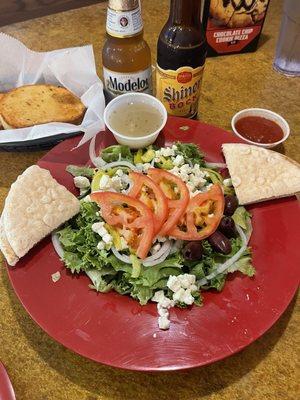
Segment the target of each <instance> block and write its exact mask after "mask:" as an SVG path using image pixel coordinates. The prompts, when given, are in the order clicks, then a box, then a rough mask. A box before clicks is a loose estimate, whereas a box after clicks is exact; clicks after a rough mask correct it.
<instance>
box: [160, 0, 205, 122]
mask: <svg viewBox="0 0 300 400" xmlns="http://www.w3.org/2000/svg"><path fill="white" fill-rule="evenodd" d="M200 14H201V0H171V8H170V15H169V19H168V21H167V22H166V24H165V26H164V27H163V29H162V31H161V33H160V36H159V39H158V44H157V72H156V95H157V97H158V98H159V99H160V100H161V101H162V102H163V103H164V105H165V107H166V109H167V111H168V114H170V115H177V116H180V117H187V118H195V117H196V116H197V113H198V102H199V96H200V89H201V81H202V76H203V69H204V63H205V58H206V51H207V47H206V40H205V36H204V33H203V30H202V25H201V17H200Z"/></svg>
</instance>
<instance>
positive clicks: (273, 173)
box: [222, 143, 300, 204]
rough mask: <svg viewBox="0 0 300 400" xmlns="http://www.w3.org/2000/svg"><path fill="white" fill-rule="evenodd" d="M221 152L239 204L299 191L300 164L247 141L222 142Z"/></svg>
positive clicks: (289, 194)
mask: <svg viewBox="0 0 300 400" xmlns="http://www.w3.org/2000/svg"><path fill="white" fill-rule="evenodd" d="M222 148H223V153H224V156H225V160H226V164H227V167H228V170H229V173H230V176H231V179H232V184H233V186H234V189H235V192H236V195H237V197H238V200H239V203H240V204H250V203H257V202H260V201H265V200H271V199H276V198H279V197H287V196H291V195H294V194H296V193H297V192H300V165H299V164H298V163H297V162H296V161H294V160H291V159H290V158H288V157H286V156H284V155H282V154H280V153H277V152H275V151H272V150H268V149H264V148H262V147H258V146H252V145H248V144H237V143H226V144H223V146H222Z"/></svg>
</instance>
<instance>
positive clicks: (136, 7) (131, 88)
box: [102, 0, 152, 100]
mask: <svg viewBox="0 0 300 400" xmlns="http://www.w3.org/2000/svg"><path fill="white" fill-rule="evenodd" d="M106 32H107V37H106V41H105V44H104V47H103V51H102V60H103V76H104V85H105V89H106V96H107V98H108V100H111V99H112V98H113V97H115V96H117V95H119V94H123V93H127V92H143V93H149V94H151V93H152V70H151V53H150V49H149V46H148V44H147V43H146V41H145V40H144V39H143V21H142V15H141V7H140V1H139V0H109V2H108V9H107V20H106Z"/></svg>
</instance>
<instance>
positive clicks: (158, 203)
mask: <svg viewBox="0 0 300 400" xmlns="http://www.w3.org/2000/svg"><path fill="white" fill-rule="evenodd" d="M129 177H130V179H131V180H132V181H133V186H132V189H131V190H130V192H129V193H128V195H129V196H131V197H134V198H135V199H138V200H140V201H141V202H142V203H144V204H146V206H147V207H149V208H150V209H151V211H152V212H153V214H154V215H153V218H154V231H155V233H158V232H159V231H160V229H161V227H162V226H163V224H164V222H165V221H166V219H167V217H168V202H167V198H166V196H165V195H164V193H163V191H162V190H161V188H160V187H159V186H158V185H157V184H156V183H155V182H154V181H153V180H152V179H150V178H149V177H148V176H146V175H144V174H139V173H137V172H131V173H130V174H129Z"/></svg>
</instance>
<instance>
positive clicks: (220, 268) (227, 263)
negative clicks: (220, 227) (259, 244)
mask: <svg viewBox="0 0 300 400" xmlns="http://www.w3.org/2000/svg"><path fill="white" fill-rule="evenodd" d="M235 227H236V230H237V231H238V233H239V235H240V237H241V239H242V242H243V245H242V247H241V248H240V250H239V251H238V252H237V253H235V254H234V255H233V256H232V257H231V258H229V259H228V260H227V261H225V263H224V264H220V265H218V267H217V269H216V270H215V271H214V272H212V273H211V274H209V275H207V276H206V277H205V278H203V279H201V280H200V281H199V282H198V285H199V286H202V285H205V284H206V283H207V282H208V281H209V280H211V279H213V278H215V277H216V276H217V275H219V274H222V273H223V272H225V271H226V270H227V269H228V268H229V267H231V265H232V264H234V263H235V262H237V261H238V260H239V258H240V257H241V255H242V254H243V253H244V251H245V250H246V248H247V240H248V239H247V237H246V235H245V233H244V231H243V229H242V228H241V227H240V226H238V225H235Z"/></svg>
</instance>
